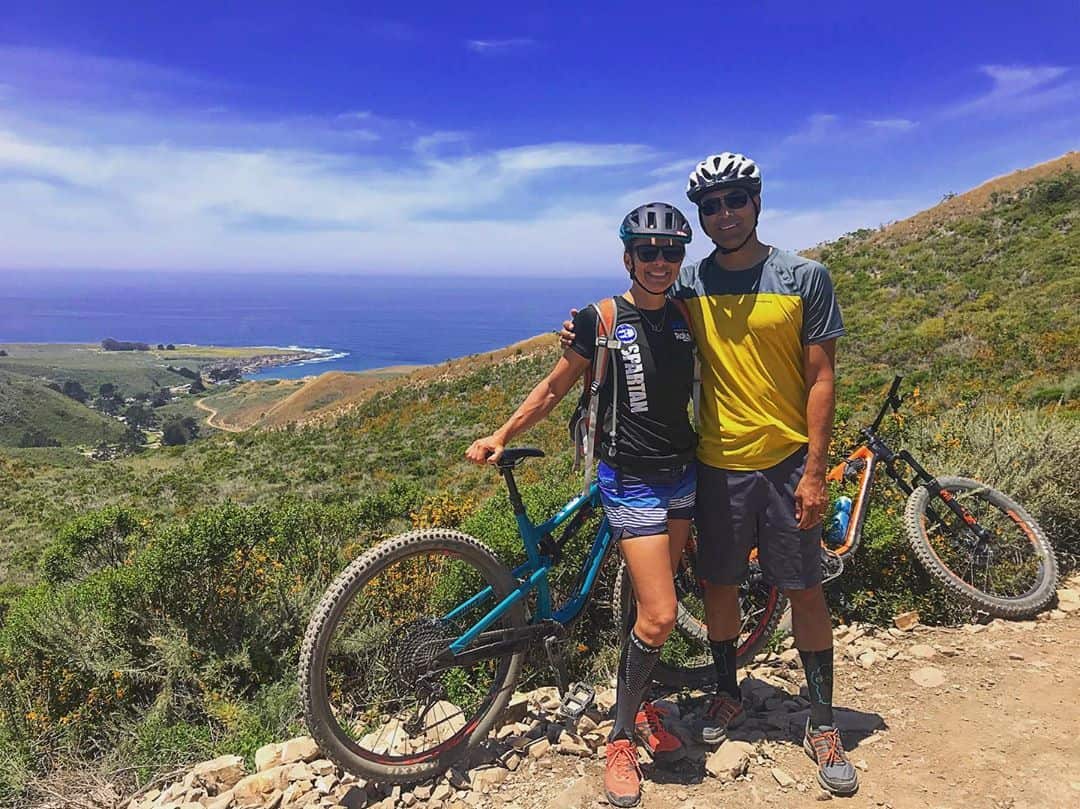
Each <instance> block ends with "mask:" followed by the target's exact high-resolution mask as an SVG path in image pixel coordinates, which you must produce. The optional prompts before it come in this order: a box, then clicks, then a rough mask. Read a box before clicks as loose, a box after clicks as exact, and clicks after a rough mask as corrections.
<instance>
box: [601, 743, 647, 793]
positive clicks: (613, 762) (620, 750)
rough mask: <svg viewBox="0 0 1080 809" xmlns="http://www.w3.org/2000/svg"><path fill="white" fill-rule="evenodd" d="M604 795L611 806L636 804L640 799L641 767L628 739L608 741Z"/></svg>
mask: <svg viewBox="0 0 1080 809" xmlns="http://www.w3.org/2000/svg"><path fill="white" fill-rule="evenodd" d="M604 752H605V755H606V756H607V764H605V765H604V796H605V797H606V798H607V800H608V803H610V804H611V805H612V806H637V805H638V802H639V801H640V800H641V767H640V766H638V760H637V748H635V747H634V743H633V742H632V741H630V740H629V739H616V740H615V741H613V742H608V745H607V748H606V749H605V751H604Z"/></svg>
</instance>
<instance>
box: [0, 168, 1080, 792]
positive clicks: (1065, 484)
mask: <svg viewBox="0 0 1080 809" xmlns="http://www.w3.org/2000/svg"><path fill="white" fill-rule="evenodd" d="M1070 161H1071V162H1070ZM1075 162H1076V160H1075V157H1072V156H1070V157H1069V158H1064V159H1063V160H1062V161H1059V163H1060V165H1058V166H1056V167H1052V168H1051V169H1050V170H1048V169H1047V168H1046V167H1040V170H1039V171H1038V172H1037V173H1034V174H1022V175H1019V176H1017V175H1013V176H1010V178H1009V182H1008V183H1005V184H999V185H998V186H997V187H998V189H999V190H998V191H996V192H995V191H993V190H991V191H988V192H986V189H985V188H984V189H980V190H977V192H978V193H977V192H972V195H962V196H961V197H958V198H957V199H956V200H950V201H948V202H946V203H945V204H944V205H943V206H941V207H940V209H934V210H932V211H929V212H926V213H924V214H920V216H919V217H916V218H915V219H914V220H909V221H908V222H902V223H898V224H897V225H895V226H893V227H890V228H886V229H885V230H883V231H876V230H875V231H864V232H860V233H855V234H851V235H849V236H846V237H844V238H843V239H840V240H838V241H837V242H835V243H832V244H828V245H825V246H823V247H821V248H819V250H818V251H817V254H818V255H819V256H821V257H822V258H823V259H824V260H825V261H827V262H828V264H829V266H830V269H831V271H832V274H833V277H834V279H835V280H836V287H837V290H838V294H839V296H840V301H841V304H842V306H843V309H844V314H845V319H846V321H847V324H848V330H849V336H848V337H847V338H846V339H845V340H843V341H842V344H841V350H840V357H841V361H840V374H841V386H840V395H839V414H840V423H839V436H838V440H837V451H839V450H841V449H842V448H843V444H844V443H845V440H846V438H848V437H850V435H851V434H852V431H853V429H854V428H855V427H856V426H858V425H859V424H860V422H861V421H862V420H863V419H864V418H866V417H867V416H868V415H869V414H870V413H871V412H872V410H873V405H874V403H875V402H876V400H877V397H878V396H879V395H880V394H881V392H882V391H883V389H884V387H885V385H887V382H888V380H889V378H891V376H892V374H893V372H894V371H903V372H906V373H908V374H909V375H910V376H911V377H912V378H913V382H915V381H917V382H918V383H919V384H920V387H921V395H920V397H919V398H918V400H917V401H912V402H910V403H909V405H908V406H907V408H906V410H905V412H904V417H903V418H902V419H900V418H893V419H889V420H888V422H887V424H886V425H885V429H886V430H888V431H889V432H890V433H891V434H892V435H893V436H894V437H895V438H896V439H898V441H901V442H903V443H905V444H906V445H908V446H910V447H911V448H912V449H913V450H914V451H915V452H916V454H917V455H918V456H919V457H920V458H921V459H922V460H924V461H925V462H926V463H927V464H928V465H930V466H931V468H933V469H935V470H939V471H941V472H952V473H958V474H966V475H970V476H974V477H980V478H983V479H986V480H988V481H991V482H993V483H994V484H995V485H997V486H999V487H1000V488H1002V489H1004V490H1006V491H1008V492H1010V493H1012V494H1013V495H1015V496H1016V497H1017V498H1018V499H1019V500H1020V501H1021V502H1022V503H1024V504H1025V505H1026V506H1028V508H1029V509H1030V510H1031V511H1032V513H1033V514H1034V515H1035V517H1036V518H1037V519H1038V520H1039V522H1040V523H1041V524H1042V526H1043V528H1044V529H1045V530H1046V532H1047V534H1048V535H1049V536H1050V538H1051V540H1052V541H1053V542H1054V544H1055V546H1056V547H1057V549H1058V553H1059V557H1060V559H1061V562H1062V566H1063V568H1064V569H1066V570H1068V569H1070V568H1071V567H1074V566H1075V565H1076V563H1077V556H1078V554H1080V465H1077V463H1076V457H1077V456H1078V454H1080V419H1078V417H1077V413H1078V409H1077V399H1076V397H1075V393H1074V392H1073V390H1074V387H1075V384H1076V381H1077V369H1078V368H1080V363H1078V362H1077V359H1078V357H1077V348H1078V344H1080V334H1078V327H1080V320H1078V311H1080V299H1078V298H1080V267H1078V264H1077V261H1076V259H1075V256H1077V255H1080V233H1078V229H1077V227H1076V225H1077V217H1078V216H1080V176H1078V174H1077V171H1076V170H1075V167H1074V166H1073V164H1074V163H1075ZM982 192H986V193H982ZM995 194H996V196H995ZM916 220H917V221H916ZM913 223H915V224H913ZM915 225H917V227H916V226H915ZM622 280H623V277H622V276H618V275H614V274H613V276H612V283H613V288H614V287H615V285H617V284H619V283H622ZM557 356H558V349H557V348H556V347H555V346H554V345H553V344H552V343H551V342H550V341H547V342H545V341H536V342H534V343H532V344H531V345H530V347H528V348H524V349H522V350H521V352H520V353H512V354H510V355H509V356H505V357H503V358H502V359H500V360H498V361H495V360H493V359H491V358H475V359H472V360H465V361H457V362H455V363H453V364H445V365H442V366H437V367H432V368H429V369H426V370H425V371H424V372H423V373H422V374H414V375H410V376H406V377H403V378H402V379H401V380H400V382H398V383H396V384H394V385H392V386H390V387H388V389H386V390H382V391H380V392H378V393H376V394H374V395H373V396H372V397H371V398H370V399H367V400H365V401H363V402H361V403H359V404H356V405H355V406H354V407H353V409H351V410H350V411H348V412H347V413H346V414H345V415H343V416H342V417H341V418H339V419H338V420H337V422H336V423H331V422H326V423H323V422H320V423H319V424H318V425H314V426H310V427H304V428H296V427H286V428H284V429H277V430H267V431H248V432H244V433H220V434H215V435H213V436H211V437H209V438H207V439H206V440H200V441H198V442H195V443H193V444H188V445H185V446H179V447H172V448H168V449H163V450H154V451H149V452H146V453H143V454H142V455H140V456H136V457H132V458H123V459H118V460H115V461H109V462H102V463H90V462H88V461H85V459H82V458H81V457H72V456H70V455H65V454H63V453H58V452H57V451H56V450H51V449H40V450H19V451H7V450H2V449H0V525H3V526H4V531H3V532H0V672H6V674H5V675H0V803H2V802H3V800H4V798H5V797H10V798H11V799H12V800H14V801H15V802H16V803H17V801H18V798H19V795H20V794H22V793H21V792H20V790H22V789H24V788H25V784H26V781H27V780H28V779H30V778H33V777H36V775H38V774H40V773H41V771H42V768H43V767H47V766H60V765H61V764H62V763H63V762H65V761H69V760H70V759H71V757H72V756H79V755H83V756H85V755H86V751H89V750H99V751H107V752H103V753H101V755H100V757H99V759H97V764H98V765H99V766H100V767H101V769H102V771H103V772H120V771H123V772H133V773H138V775H139V777H140V778H142V779H146V778H149V777H150V776H151V775H152V774H153V773H155V772H162V771H164V770H166V769H173V768H174V767H175V765H176V764H177V761H178V760H179V759H180V758H182V757H185V756H187V757H190V758H193V759H194V758H200V757H201V758H208V757H210V756H212V755H216V754H219V753H225V752H229V753H244V754H251V753H252V752H253V751H254V750H255V749H256V748H257V747H258V746H259V745H261V744H262V743H264V742H266V741H270V740H272V739H278V738H285V737H286V736H287V735H289V733H290V732H291V731H296V730H298V727H297V726H296V725H295V720H296V715H297V714H296V702H295V696H296V695H295V686H294V685H293V683H294V681H295V678H294V675H295V671H294V667H295V660H296V659H297V655H296V651H297V645H298V643H299V640H300V637H301V634H302V632H303V628H304V625H305V623H306V620H307V616H308V615H310V612H311V609H312V605H313V603H314V601H315V599H316V598H317V597H318V596H319V594H320V592H321V591H322V589H323V587H324V586H325V585H326V583H327V582H328V580H329V579H330V578H331V577H332V576H333V575H334V574H335V573H336V572H337V571H339V570H340V569H341V568H342V567H343V566H344V565H345V564H346V563H347V562H348V561H349V560H350V559H352V558H354V557H355V556H356V554H357V553H358V552H359V551H360V550H362V549H363V548H365V547H368V546H370V545H371V544H372V543H374V542H376V541H378V540H379V539H380V538H382V537H385V536H387V535H389V534H391V533H393V532H397V531H400V530H403V529H405V528H407V527H409V526H419V525H442V526H448V527H461V528H462V529H463V530H466V531H468V532H470V533H473V534H475V535H477V536H479V537H481V538H483V539H484V540H485V541H487V542H489V543H491V544H492V545H493V546H495V547H496V548H498V549H499V551H500V552H502V553H504V554H508V553H509V552H510V551H511V549H513V548H514V541H513V538H512V534H511V530H512V521H511V520H509V519H508V517H507V514H508V512H507V510H506V505H505V502H504V495H502V493H501V491H500V489H499V481H498V478H497V476H496V475H495V474H494V473H493V472H492V471H491V470H490V469H486V468H477V467H474V466H471V465H468V464H466V463H465V462H464V460H463V459H462V453H463V451H464V449H465V448H466V446H467V445H468V443H469V442H470V441H471V440H472V439H473V438H475V437H477V436H478V435H481V434H483V433H486V432H488V431H490V430H491V429H492V428H494V427H495V426H497V425H498V424H499V423H500V422H501V420H502V419H503V418H504V417H505V415H506V414H507V413H509V412H510V410H511V409H512V407H513V406H514V405H515V404H516V403H517V402H518V401H520V399H521V398H522V397H523V396H524V395H525V394H526V393H527V391H528V390H529V389H530V388H531V387H532V386H533V385H534V384H535V383H536V382H537V381H538V380H539V379H540V378H541V377H542V376H543V375H544V373H546V371H547V370H548V369H549V368H550V367H551V365H552V364H553V362H554V360H555V358H556V357H557ZM0 389H2V388H0ZM50 393H51V391H50ZM572 398H573V397H568V400H567V401H565V402H563V403H562V405H560V408H559V409H558V410H557V411H556V413H555V414H553V415H552V417H551V418H550V419H549V420H548V421H547V422H545V423H544V424H542V425H540V426H538V427H536V428H535V429H534V430H533V431H532V432H531V433H530V434H529V435H527V436H525V437H524V438H523V440H522V441H521V443H528V444H533V445H536V446H540V447H541V448H543V449H544V450H545V451H547V452H548V453H549V456H550V457H548V458H546V459H542V460H536V461H530V462H529V463H528V464H526V465H525V467H523V469H522V471H521V475H520V477H519V480H520V481H521V482H522V483H523V484H524V486H523V489H524V494H525V498H526V502H527V503H528V504H529V505H530V507H532V508H533V509H534V510H537V511H539V510H542V509H543V510H546V509H549V508H552V507H553V506H554V505H555V504H557V503H559V502H560V501H562V500H563V499H564V498H566V497H567V496H569V494H570V493H571V492H572V491H573V490H574V487H575V485H577V484H578V482H579V481H578V479H577V478H576V476H574V475H573V474H572V473H571V472H570V463H569V459H570V449H569V447H568V441H567V436H566V429H565V425H566V419H567V417H568V415H569V412H570V409H571V408H572V404H573V402H572V401H570V399H572ZM879 494H880V496H881V498H882V499H880V500H878V501H877V503H878V505H877V507H875V508H874V509H873V510H872V512H871V514H870V517H869V519H868V521H867V525H866V533H865V535H864V544H863V546H862V548H860V551H859V554H858V556H857V558H856V559H855V560H854V562H853V563H852V565H851V566H850V569H849V570H848V571H847V572H845V575H844V577H843V578H842V579H841V580H839V581H838V582H837V583H836V584H835V585H834V586H832V587H830V590H829V597H830V599H831V602H832V607H833V609H834V611H835V614H836V615H837V616H838V617H842V618H844V619H846V620H850V619H858V620H868V621H878V622H888V621H889V620H890V619H891V616H892V615H894V614H896V613H897V612H900V611H903V610H906V609H912V608H916V609H919V610H920V612H921V614H922V618H923V620H924V621H925V622H950V621H957V620H964V619H965V618H967V617H970V616H969V614H968V613H967V612H965V609H964V608H963V607H962V606H959V605H957V604H956V603H954V602H951V601H950V600H949V599H948V598H946V597H945V596H944V595H943V594H942V592H941V591H940V590H938V589H937V588H936V587H933V586H931V585H930V584H929V583H928V582H927V580H926V578H925V576H923V575H922V574H921V573H920V572H919V570H918V569H917V568H916V567H915V565H914V563H913V562H912V560H911V559H910V558H909V556H910V554H909V552H908V548H907V545H906V543H905V541H904V540H903V536H902V530H901V527H900V522H899V513H898V512H899V511H900V510H902V503H901V502H900V501H898V500H897V499H896V498H895V497H892V498H891V499H890V496H889V494H888V490H885V489H884V488H882V490H881V491H880V492H879ZM605 617H606V613H605V606H604V603H603V598H602V594H601V599H600V602H599V604H598V605H597V609H596V610H594V611H592V612H590V615H589V617H588V619H587V620H588V621H590V622H591V623H588V624H587V625H586V626H585V627H583V628H582V631H583V632H585V633H587V634H590V633H591V634H590V637H591V638H593V648H592V650H587V651H586V652H584V653H582V654H580V655H578V656H576V657H575V659H574V661H573V665H574V666H575V668H576V670H577V672H578V673H580V674H582V675H583V676H588V675H589V674H590V673H595V672H598V671H604V667H605V665H607V663H609V662H610V661H607V663H606V662H605V661H606V660H607V658H605V655H604V652H603V650H604V649H605V648H606V647H607V646H609V645H610V644H607V643H606V642H605V638H606V635H604V632H605V631H607V630H605V629H604V627H605V626H606V625H607V624H605V623H604V621H605ZM41 762H49V764H48V765H42V764H41ZM131 768H134V769H131Z"/></svg>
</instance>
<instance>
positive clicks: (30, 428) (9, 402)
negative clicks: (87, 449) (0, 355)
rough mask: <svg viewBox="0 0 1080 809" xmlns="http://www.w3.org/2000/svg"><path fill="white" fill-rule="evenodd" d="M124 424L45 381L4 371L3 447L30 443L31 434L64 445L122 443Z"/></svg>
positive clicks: (0, 381) (0, 382)
mask: <svg viewBox="0 0 1080 809" xmlns="http://www.w3.org/2000/svg"><path fill="white" fill-rule="evenodd" d="M123 432H124V425H123V424H121V423H120V422H118V421H116V420H115V419H110V418H108V417H106V416H103V415H101V414H100V413H97V412H95V411H94V410H91V409H90V408H89V407H87V406H86V405H83V404H79V402H76V401H74V400H73V399H69V398H68V397H67V396H64V395H63V394H62V393H57V392H56V391H54V390H52V389H50V388H47V387H46V386H45V384H44V383H43V382H40V381H38V380H36V379H33V378H31V377H27V376H22V375H20V374H12V373H8V372H6V371H0V446H11V447H14V446H20V445H22V444H26V443H27V442H26V441H25V439H26V438H27V437H28V435H29V434H35V435H37V436H40V437H44V438H46V439H52V440H55V441H59V442H60V444H61V445H64V446H71V445H75V444H86V443H91V442H93V443H97V442H101V441H118V440H119V439H120V436H121V435H122V434H123Z"/></svg>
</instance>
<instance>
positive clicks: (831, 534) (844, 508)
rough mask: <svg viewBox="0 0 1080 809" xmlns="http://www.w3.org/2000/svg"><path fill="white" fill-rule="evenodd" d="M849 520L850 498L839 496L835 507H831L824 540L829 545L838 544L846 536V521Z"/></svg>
mask: <svg viewBox="0 0 1080 809" xmlns="http://www.w3.org/2000/svg"><path fill="white" fill-rule="evenodd" d="M850 521H851V498H850V497H844V496H840V497H837V498H836V507H835V508H834V509H833V515H832V519H831V520H829V527H828V528H827V529H826V530H825V541H826V542H827V543H828V544H830V545H839V544H841V543H842V542H843V541H844V537H846V536H847V527H848V523H849V522H850Z"/></svg>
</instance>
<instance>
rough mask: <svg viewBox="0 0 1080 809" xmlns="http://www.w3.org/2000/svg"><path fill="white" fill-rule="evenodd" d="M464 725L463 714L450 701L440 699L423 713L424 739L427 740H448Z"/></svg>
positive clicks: (439, 741) (440, 741)
mask: <svg viewBox="0 0 1080 809" xmlns="http://www.w3.org/2000/svg"><path fill="white" fill-rule="evenodd" d="M463 727H465V714H464V713H463V712H462V710H461V709H460V708H459V707H458V706H457V705H455V704H454V703H452V702H447V701H446V700H440V701H439V702H436V703H435V704H434V705H432V706H431V708H429V709H428V712H427V713H426V714H425V715H424V739H425V740H426V741H428V742H438V743H442V742H445V741H448V740H449V739H450V738H451V737H453V736H454V735H455V734H456V733H457V732H458V731H459V730H461V729H462V728H463Z"/></svg>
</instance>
